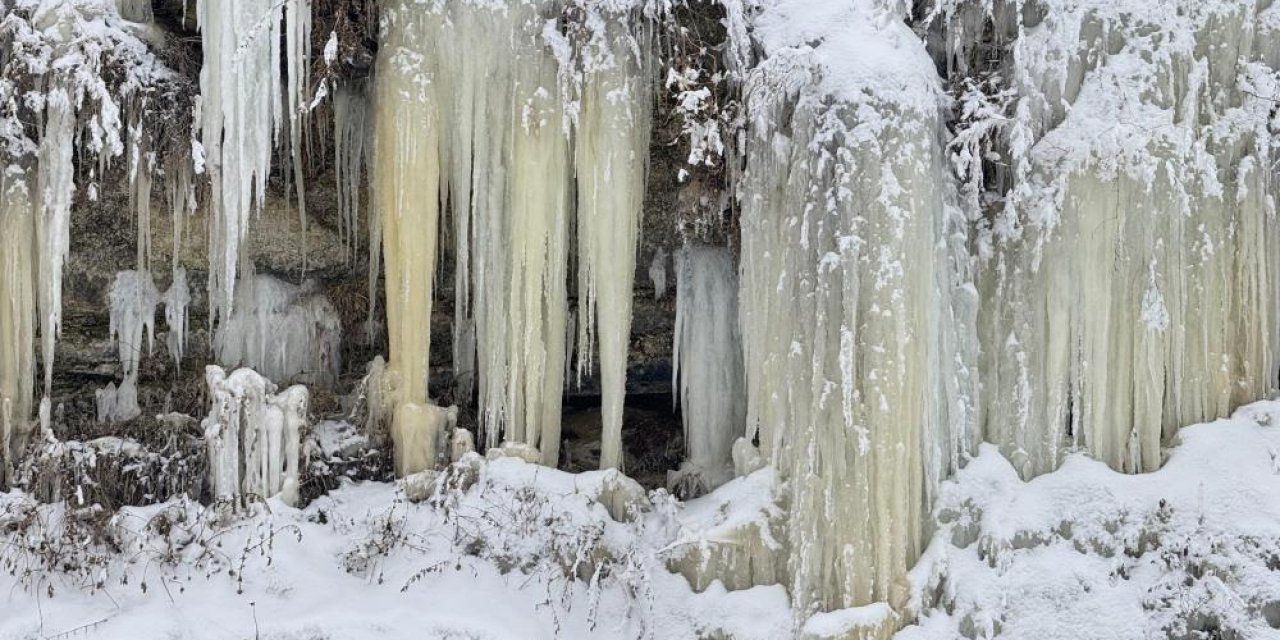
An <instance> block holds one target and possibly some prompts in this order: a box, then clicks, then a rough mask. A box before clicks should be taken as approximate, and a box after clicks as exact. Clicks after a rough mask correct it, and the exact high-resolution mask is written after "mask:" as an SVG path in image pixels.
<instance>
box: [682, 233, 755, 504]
mask: <svg viewBox="0 0 1280 640" xmlns="http://www.w3.org/2000/svg"><path fill="white" fill-rule="evenodd" d="M675 261H676V325H675V333H674V342H675V344H674V345H673V347H674V348H673V353H672V357H671V360H672V377H673V378H674V380H673V381H672V387H673V388H675V389H679V393H678V395H677V397H678V398H679V402H680V405H681V406H682V408H683V411H682V413H681V419H682V420H683V422H684V442H685V451H686V454H687V457H686V459H685V463H684V464H683V465H682V466H681V468H680V471H679V473H678V474H677V475H678V478H679V480H678V481H679V483H680V484H681V485H683V486H684V488H685V489H686V491H684V492H683V493H684V494H685V495H689V494H698V493H704V492H706V491H707V490H710V489H714V488H715V487H718V486H720V485H721V484H724V483H725V482H726V481H728V480H729V479H730V478H732V477H733V456H732V449H733V443H734V441H735V440H737V439H738V438H741V437H743V435H745V433H746V409H747V398H746V393H745V383H744V377H743V376H744V373H743V369H742V336H741V333H740V332H739V328H738V269H737V261H736V257H735V256H734V255H733V251H732V250H730V249H729V248H728V247H708V246H690V247H685V248H683V249H681V250H680V251H678V252H677V253H676V254H675Z"/></svg>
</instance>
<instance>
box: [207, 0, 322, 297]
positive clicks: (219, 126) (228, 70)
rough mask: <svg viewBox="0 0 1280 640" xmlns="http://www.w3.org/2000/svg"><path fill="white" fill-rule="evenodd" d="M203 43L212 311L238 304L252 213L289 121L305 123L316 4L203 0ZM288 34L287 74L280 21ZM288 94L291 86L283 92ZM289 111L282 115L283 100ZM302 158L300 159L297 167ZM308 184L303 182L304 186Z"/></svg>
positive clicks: (260, 202)
mask: <svg viewBox="0 0 1280 640" xmlns="http://www.w3.org/2000/svg"><path fill="white" fill-rule="evenodd" d="M196 14H197V23H198V24H199V26H200V31H201V41H202V43H203V45H204V66H203V68H201V70H200V96H201V110H200V116H201V120H200V130H201V135H200V148H201V151H200V152H201V153H202V155H203V162H204V170H205V172H206V173H207V174H208V176H209V181H210V183H211V184H212V188H211V193H210V201H209V203H208V209H209V285H208V286H209V306H210V309H211V312H210V316H211V317H213V318H215V319H221V318H223V317H225V316H227V315H229V314H230V312H231V309H232V306H233V303H234V300H235V298H234V290H235V284H236V273H237V269H238V268H239V266H240V261H241V258H240V249H241V244H242V243H243V241H244V239H245V234H246V233H247V232H248V228H249V221H250V219H251V217H252V214H253V213H254V212H255V211H257V210H260V209H261V208H262V205H263V202H264V200H265V198H266V191H267V177H268V174H269V173H270V171H271V155H272V151H273V148H274V145H275V141H276V138H277V137H278V134H279V131H280V129H281V127H282V126H284V125H286V124H287V125H288V126H289V128H290V135H291V136H293V135H294V132H295V130H297V128H298V127H300V124H299V123H298V118H299V117H300V116H299V114H298V112H297V110H296V109H294V108H293V107H294V106H296V105H299V104H302V103H303V102H305V98H299V96H301V95H302V94H303V93H304V92H305V87H306V73H305V64H304V63H303V62H302V61H299V60H298V59H297V57H298V55H299V53H298V52H299V50H301V49H309V44H304V43H309V38H307V37H304V36H305V34H309V33H310V17H309V16H310V4H309V3H301V4H300V2H299V0H287V1H286V2H283V3H282V2H278V1H277V0H245V1H243V2H223V1H221V0H199V2H197V4H196ZM282 24H283V25H284V27H285V30H286V31H287V32H288V33H287V34H286V35H287V41H288V42H287V46H286V48H285V52H284V57H285V62H286V64H287V67H288V69H289V70H290V73H288V74H286V75H285V77H284V78H283V79H282V77H281V56H282V53H281V40H282V38H281V26H282ZM282 92H285V93H284V94H283V95H282ZM286 101H287V102H288V104H289V105H290V113H289V114H283V113H282V111H283V109H284V106H283V105H284V103H285V102H286ZM298 162H300V161H299V160H297V159H295V166H297V163H298ZM299 188H300V189H301V187H299Z"/></svg>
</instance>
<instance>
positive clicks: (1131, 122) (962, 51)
mask: <svg viewBox="0 0 1280 640" xmlns="http://www.w3.org/2000/svg"><path fill="white" fill-rule="evenodd" d="M966 11H968V12H970V13H972V12H978V13H979V14H981V12H996V13H998V14H1001V15H1006V16H1009V17H1008V19H1003V20H999V21H998V24H1000V25H1003V26H1002V27H1001V28H1005V29H1008V30H1009V33H1008V34H1007V35H1006V36H1004V37H1007V38H1009V39H1011V40H1013V42H1012V44H1011V45H1010V51H1011V54H1010V55H1009V57H1008V59H1007V60H1006V62H1005V63H1004V65H1003V68H1002V69H1001V73H1002V74H1003V76H1004V77H1006V78H1009V79H1010V88H1011V90H1012V91H1013V92H1014V93H1015V94H1016V95H1017V103H1016V106H1015V107H1014V108H1013V109H1012V110H1011V111H1012V112H1011V114H1010V117H1009V118H1008V119H1007V123H1005V124H1002V125H1001V126H1002V127H1003V135H1002V137H1001V138H1000V142H999V144H998V148H997V149H995V151H997V152H999V154H1001V155H1003V156H1004V157H1007V158H1009V160H1010V162H1009V164H1010V165H1011V166H1010V167H1009V169H1008V170H1007V171H1006V173H1005V174H1004V176H1003V177H1004V180H1003V182H1002V183H1000V184H998V185H997V188H998V189H999V190H1001V192H1002V193H1001V195H1003V196H1004V197H1003V199H1002V200H999V201H998V202H1002V203H1003V206H997V207H996V208H995V209H994V210H992V211H989V212H984V214H985V215H986V216H987V217H988V219H989V220H990V231H989V236H990V240H989V243H987V246H988V247H989V249H990V252H991V253H992V254H993V257H992V258H991V259H990V261H989V262H988V263H987V264H985V265H984V269H983V285H982V286H983V290H984V295H983V299H984V305H983V307H982V340H983V343H984V359H983V363H982V378H983V388H984V391H985V396H984V398H983V402H982V406H984V407H985V411H986V414H985V420H984V423H985V436H986V438H987V439H988V440H989V441H991V442H994V443H997V444H999V445H1000V446H1001V447H1002V449H1003V451H1004V453H1005V454H1006V455H1007V456H1009V458H1010V459H1011V460H1012V461H1013V463H1014V464H1015V466H1016V467H1017V468H1018V470H1019V471H1020V472H1021V473H1022V474H1023V475H1024V476H1028V477H1029V476H1032V475H1036V474H1039V473H1044V472H1047V471H1051V470H1053V469H1054V468H1055V467H1056V466H1057V464H1058V462H1059V460H1060V459H1061V453H1062V452H1063V451H1064V450H1065V449H1066V448H1067V447H1071V446H1078V447H1083V448H1085V449H1087V450H1088V451H1089V452H1091V453H1092V454H1093V455H1094V456H1096V457H1097V458H1098V459H1100V460H1103V461H1105V462H1106V463H1107V464H1109V465H1111V466H1112V467H1114V468H1116V469H1119V470H1124V471H1130V472H1139V471H1150V470H1153V469H1155V468H1157V467H1158V466H1159V465H1160V463H1161V445H1162V442H1163V441H1164V440H1165V439H1166V438H1167V437H1169V436H1171V435H1172V433H1173V432H1174V431H1175V430H1176V429H1177V428H1178V427H1179V426H1181V425H1185V424H1192V423H1196V422H1200V421H1203V420H1209V419H1212V418H1215V417H1221V416H1226V415H1228V414H1229V413H1230V412H1231V410H1232V409H1234V407H1236V406H1237V405H1239V404H1240V403H1242V402H1245V401H1249V400H1254V399H1257V398H1260V397H1263V396H1264V395H1265V394H1266V393H1267V392H1268V391H1270V390H1272V389H1273V388H1274V387H1275V385H1276V380H1275V377H1276V370H1277V365H1278V364H1280V363H1278V361H1277V338H1276V330H1277V327H1278V326H1280V316H1277V305H1276V300H1277V299H1280V249H1278V248H1277V246H1276V243H1274V242H1270V241H1268V240H1267V238H1271V237H1274V235H1275V233H1276V231H1277V227H1276V222H1275V198H1276V194H1277V190H1276V187H1275V184H1276V183H1275V177H1274V166H1275V162H1276V158H1275V149H1274V144H1275V142H1274V133H1273V131H1274V126H1275V125H1274V123H1272V124H1269V121H1271V120H1273V118H1274V109H1275V103H1274V98H1273V97H1274V96H1275V95H1277V92H1276V87H1277V82H1278V80H1277V75H1276V74H1277V69H1280V31H1278V26H1280V21H1278V19H1277V17H1278V16H1280V12H1278V10H1277V8H1276V6H1274V5H1272V4H1271V3H1269V2H1253V1H1251V0H1247V1H1243V2H1200V1H1190V0H1187V1H1182V0H1176V1H1169V2H1159V3H1142V4H1137V3H1132V4H1130V3H1113V2H1049V3H1045V6H1044V7H1043V11H1038V12H1034V13H1028V14H1019V13H1016V12H1014V11H1011V10H1010V8H1009V7H1007V6H1005V5H1004V3H964V4H963V5H962V6H960V7H959V9H958V10H957V11H955V12H954V13H952V14H950V19H951V22H950V23H949V24H950V25H952V26H949V27H948V29H949V31H950V32H952V33H953V35H952V37H953V38H954V39H955V40H954V43H953V46H951V47H948V51H950V52H952V55H954V56H955V57H956V59H957V62H955V64H963V63H964V62H963V61H964V60H966V59H967V58H968V57H969V54H968V49H967V48H966V46H965V41H964V39H965V38H966V36H964V35H963V34H964V33H965V31H964V30H963V29H958V28H957V27H955V26H954V25H955V24H957V21H960V20H963V19H964V15H965V12H966ZM968 38H969V39H972V34H970V35H969V36H968ZM1269 127H1271V129H1270V131H1269V130H1268V129H1269Z"/></svg>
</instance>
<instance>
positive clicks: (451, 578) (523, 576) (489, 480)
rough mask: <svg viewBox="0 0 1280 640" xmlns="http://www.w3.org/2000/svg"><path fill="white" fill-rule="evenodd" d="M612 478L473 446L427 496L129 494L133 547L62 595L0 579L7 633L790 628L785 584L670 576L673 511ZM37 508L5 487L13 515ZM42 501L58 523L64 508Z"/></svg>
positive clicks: (738, 634) (381, 487) (383, 487)
mask: <svg viewBox="0 0 1280 640" xmlns="http://www.w3.org/2000/svg"><path fill="white" fill-rule="evenodd" d="M615 475H616V474H611V473H610V472H592V473H586V474H580V475H571V474H566V473H563V472H558V471H555V470H552V469H548V468H546V467H542V466H538V465H532V464H526V463H524V462H521V461H519V460H516V459H511V458H503V459H499V460H496V461H492V462H487V463H486V462H482V461H479V460H478V459H476V458H475V457H474V456H473V457H472V458H469V459H467V460H464V461H463V463H460V464H459V465H457V466H455V467H454V468H453V472H452V475H450V476H449V477H450V478H452V480H450V481H446V482H445V483H443V484H441V485H440V486H438V487H437V488H436V489H434V490H433V493H434V496H435V497H433V498H432V499H431V500H430V501H428V502H423V503H416V504H415V503H411V502H408V501H407V500H406V496H405V494H404V493H403V490H402V489H400V488H397V487H396V486H395V485H388V484H381V483H363V484H347V485H345V486H344V487H343V488H341V489H338V490H336V491H334V492H332V493H331V494H330V495H328V496H325V497H323V498H321V499H319V500H317V501H316V502H314V503H312V504H311V505H309V506H307V507H306V508H305V509H294V508H291V507H289V506H287V505H285V504H284V503H282V502H279V501H271V502H269V503H267V504H263V505H260V506H258V507H256V508H253V509H251V510H249V511H247V512H245V513H244V514H243V515H241V516H238V517H236V518H234V519H230V520H228V519H227V517H226V515H225V514H223V513H221V512H219V511H218V510H217V509H216V508H211V507H201V506H200V505H197V504H193V503H190V502H186V501H183V500H180V499H179V500H174V501H171V502H168V503H165V504H160V505H154V506H149V507H136V508H135V507H131V508H126V509H123V510H122V511H121V513H119V514H118V515H117V516H115V517H114V518H113V519H112V521H111V523H110V525H109V526H108V531H109V532H110V533H109V534H108V535H109V536H110V537H111V539H112V540H113V541H114V542H115V543H116V544H119V545H121V547H122V549H123V550H124V551H123V552H122V553H121V554H120V555H115V556H111V557H110V559H109V560H107V561H106V562H104V563H103V564H101V565H97V564H95V565H94V568H93V569H90V570H86V571H85V572H84V573H83V574H80V575H79V577H76V578H71V577H68V579H67V581H63V580H61V579H57V580H58V582H57V583H55V584H56V586H54V595H53V597H48V595H47V593H46V590H45V588H44V587H45V585H46V584H50V583H47V582H45V581H43V578H40V577H39V576H40V575H46V576H48V574H34V575H32V576H30V578H31V579H32V580H33V582H32V584H34V585H36V586H35V588H33V589H32V590H28V589H25V588H23V587H22V586H21V580H22V578H21V577H18V576H13V575H10V574H9V573H7V572H6V573H4V574H3V575H2V576H0V587H3V589H0V608H3V610H4V611H5V612H6V614H12V615H5V616H2V617H0V637H4V638H8V637H24V636H26V635H28V634H32V633H43V634H45V635H54V634H58V633H63V632H66V631H69V630H72V629H76V628H78V627H81V626H86V625H87V626H89V627H90V629H89V630H88V635H91V636H92V637H95V638H104V639H107V638H135V637H138V635H139V634H142V635H148V636H149V635H156V634H158V635H166V634H174V635H177V636H180V637H184V638H225V637H253V636H254V635H255V634H257V635H258V636H260V637H269V638H270V637H275V638H292V637H312V636H315V635H317V634H319V635H323V636H324V637H327V638H334V639H341V638H367V637H370V636H372V635H376V636H378V637H382V638H388V639H397V638H406V639H408V638H468V639H475V638H483V639H489V638H492V639H494V640H512V639H516V638H530V639H534V638H536V639H550V638H565V639H589V638H590V639H595V638H599V639H613V638H617V639H624V638H655V639H656V638H661V639H663V640H695V639H696V638H703V637H706V636H707V635H716V634H723V635H725V636H729V637H734V638H740V639H742V640H777V639H778V638H784V637H789V636H790V635H791V627H790V625H791V621H790V613H789V610H788V608H787V602H786V597H785V593H784V591H783V590H782V589H781V588H780V587H776V586H775V587H760V588H755V589H750V590H745V591H726V590H724V588H723V587H720V586H718V585H713V586H712V587H710V588H708V589H707V590H706V591H704V592H701V593H695V592H693V591H692V590H691V589H690V588H689V586H688V584H687V583H686V582H685V581H684V579H683V578H681V577H679V576H676V575H672V574H670V573H668V572H667V571H666V570H665V569H664V568H663V567H662V565H661V564H660V563H659V561H658V560H657V559H656V557H655V556H654V552H655V550H656V549H658V548H660V547H662V546H663V545H665V543H666V542H667V541H668V539H669V537H670V535H671V532H670V530H669V529H668V528H667V527H666V526H664V523H665V522H666V521H667V520H666V516H665V515H664V514H663V513H661V512H651V513H648V514H646V515H645V516H644V517H643V518H641V519H639V520H633V521H619V520H615V519H614V518H613V517H612V516H610V515H609V512H608V511H607V510H606V509H605V508H604V507H603V504H602V503H603V500H602V499H601V497H600V496H602V495H604V493H606V492H607V491H608V490H609V487H610V486H611V485H610V478H612V477H614V476H615ZM452 481H462V482H461V484H457V483H455V484H452V485H451V484H449V482H452ZM33 508H35V506H34V505H33V504H32V503H31V502H29V500H28V499H27V498H26V497H24V496H23V495H22V494H19V493H16V492H14V493H9V494H0V523H9V522H12V521H15V520H17V519H20V518H22V517H23V515H24V514H25V513H28V510H29V509H33ZM42 509H44V511H43V513H45V514H46V515H45V518H44V521H45V522H48V523H49V526H50V527H57V526H58V523H59V522H62V520H61V518H60V514H61V513H62V512H61V511H59V510H58V509H55V508H50V507H42ZM4 530H5V531H13V530H12V529H10V528H9V527H8V526H7V525H6V526H5V528H4ZM27 534H28V535H35V534H36V532H34V531H29V530H28V532H27ZM5 535H21V534H13V533H7V534H5ZM513 561H515V562H513ZM48 577H50V578H52V576H48ZM81 578H83V582H79V583H77V581H78V580H80V579H81ZM77 584H79V585H81V586H82V587H83V588H81V586H77ZM94 584H97V585H99V586H97V587H94V586H93V585H94ZM15 587H16V588H15ZM37 597H38V598H40V603H39V606H36V604H35V601H34V598H37ZM41 629H43V631H41Z"/></svg>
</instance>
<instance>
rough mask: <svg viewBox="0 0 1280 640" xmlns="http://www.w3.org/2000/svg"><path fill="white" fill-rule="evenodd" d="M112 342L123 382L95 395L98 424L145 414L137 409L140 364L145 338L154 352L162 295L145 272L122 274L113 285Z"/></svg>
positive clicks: (149, 275) (149, 350) (124, 272)
mask: <svg viewBox="0 0 1280 640" xmlns="http://www.w3.org/2000/svg"><path fill="white" fill-rule="evenodd" d="M109 297H110V299H111V339H112V340H114V341H115V343H116V351H117V353H118V354H119V356H120V368H121V370H122V372H123V379H122V380H121V382H120V386H118V387H117V386H116V385H115V383H110V384H108V385H107V387H106V388H105V389H99V390H98V391H97V392H96V399H97V405H98V422H123V421H125V420H132V419H134V418H136V417H138V415H139V414H141V413H142V409H140V408H139V407H138V365H139V363H141V362H142V346H143V340H144V335H145V340H146V346H147V353H151V349H152V346H153V343H154V342H155V333H156V305H158V304H159V303H160V292H159V291H158V290H156V285H155V282H154V281H153V280H152V279H151V274H150V273H148V272H146V271H121V272H119V273H117V274H116V279H115V282H114V283H112V285H111V293H110V295H109Z"/></svg>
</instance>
